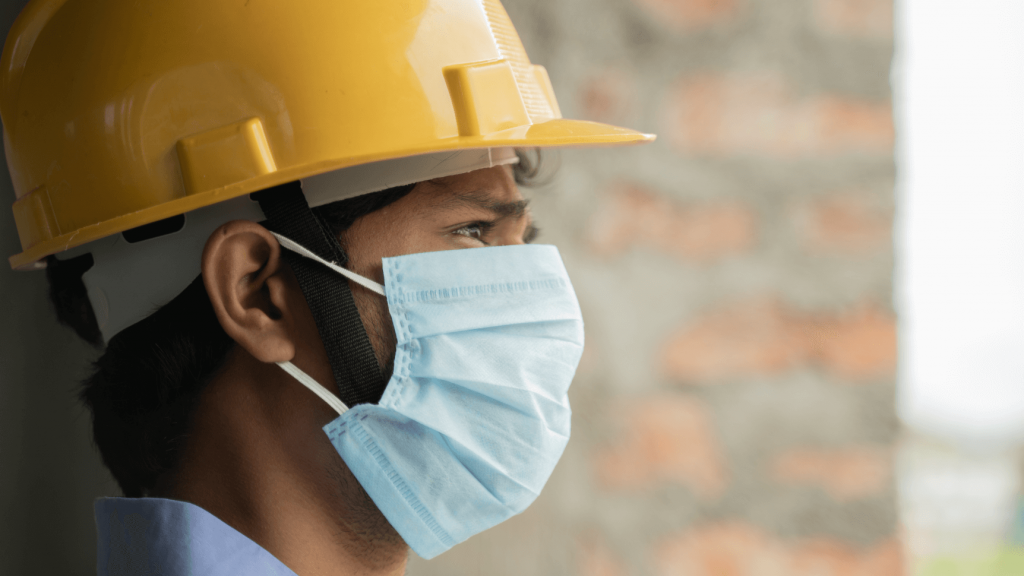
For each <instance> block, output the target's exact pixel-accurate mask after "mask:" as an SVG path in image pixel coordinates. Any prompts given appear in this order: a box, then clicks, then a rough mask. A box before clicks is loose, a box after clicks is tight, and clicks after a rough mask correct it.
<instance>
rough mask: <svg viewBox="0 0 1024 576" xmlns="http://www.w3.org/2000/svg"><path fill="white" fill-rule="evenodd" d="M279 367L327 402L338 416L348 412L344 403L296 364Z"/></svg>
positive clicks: (285, 364)
mask: <svg viewBox="0 0 1024 576" xmlns="http://www.w3.org/2000/svg"><path fill="white" fill-rule="evenodd" d="M277 365H278V366H280V367H281V369H282V370H284V371H285V372H287V373H288V374H289V375H290V376H291V377H292V378H295V379H296V380H298V381H299V383H301V384H302V385H303V386H305V387H306V388H309V389H310V390H312V391H313V393H314V394H316V395H317V396H319V397H320V399H321V400H323V401H324V402H327V404H328V405H329V406H330V407H331V408H334V411H335V412H337V413H338V416H341V415H342V414H344V413H345V412H348V406H345V403H344V402H342V401H341V400H338V398H337V397H336V396H335V395H334V394H331V392H330V390H328V389H327V388H324V387H323V386H321V385H320V383H319V382H317V381H316V380H314V379H313V377H312V376H310V375H309V374H306V373H305V372H303V371H302V370H300V369H299V367H298V366H296V365H295V364H292V363H291V362H278V363H277Z"/></svg>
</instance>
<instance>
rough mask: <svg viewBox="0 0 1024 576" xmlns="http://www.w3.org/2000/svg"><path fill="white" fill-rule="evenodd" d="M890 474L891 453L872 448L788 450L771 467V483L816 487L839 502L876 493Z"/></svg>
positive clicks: (885, 485)
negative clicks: (775, 481)
mask: <svg viewBox="0 0 1024 576" xmlns="http://www.w3.org/2000/svg"><path fill="white" fill-rule="evenodd" d="M891 473H892V455H891V453H889V452H887V451H885V450H879V449H873V448H849V449H845V450H792V451H789V452H786V453H785V454H782V455H781V456H779V457H778V458H776V459H775V461H774V463H773V464H772V476H773V477H774V478H775V480H777V481H779V482H784V483H788V484H800V485H811V486H818V487H820V488H821V489H823V490H825V491H826V492H828V493H829V494H830V495H831V496H832V497H833V498H835V499H836V500H840V501H845V500H852V499H857V498H866V497H869V496H874V495H877V494H880V493H881V492H882V491H883V490H885V488H886V487H887V485H888V482H889V479H890V475H891Z"/></svg>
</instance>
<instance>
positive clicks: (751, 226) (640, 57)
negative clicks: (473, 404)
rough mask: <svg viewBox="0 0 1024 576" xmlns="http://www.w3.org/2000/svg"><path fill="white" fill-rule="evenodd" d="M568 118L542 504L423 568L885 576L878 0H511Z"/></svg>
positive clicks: (882, 69)
mask: <svg viewBox="0 0 1024 576" xmlns="http://www.w3.org/2000/svg"><path fill="white" fill-rule="evenodd" d="M506 7H507V9H508V11H509V13H510V14H511V16H512V19H513V21H514V22H515V23H516V25H517V27H518V29H519V32H520V33H521V35H522V36H523V39H524V43H525V44H526V47H527V50H528V51H529V53H530V55H531V58H532V59H533V61H534V62H536V63H539V64H543V65H545V66H547V68H548V70H549V72H550V74H551V78H552V80H553V83H554V86H555V91H556V93H557V94H558V96H559V98H560V103H561V107H562V110H563V112H564V114H565V115H566V116H569V117H582V118H587V119H592V120H600V121H604V122H610V123H614V124H621V125H626V126H630V127H637V128H641V129H643V130H646V131H651V132H656V133H658V134H659V140H658V141H657V143H655V144H653V145H649V146H644V147H636V148H629V149H598V150H579V151H566V152H563V153H562V154H561V155H560V158H561V169H560V172H559V174H558V178H557V180H556V181H555V183H554V185H552V186H550V187H549V188H545V189H540V190H537V191H536V192H534V193H533V197H534V201H533V206H534V213H535V215H536V217H537V219H538V222H539V225H540V227H541V228H542V236H541V240H542V241H544V242H550V243H554V244H557V245H558V246H559V248H560V249H561V251H562V254H563V257H564V258H565V261H566V265H567V267H568V268H569V272H570V274H571V275H572V277H573V281H574V283H575V286H576V290H577V292H578V294H579V297H580V301H581V304H582V306H583V311H584V316H585V319H586V322H587V351H586V353H585V356H584V359H583V362H582V365H581V366H580V370H579V373H578V376H577V378H576V381H575V383H574V384H573V389H572V391H571V399H572V402H573V407H574V419H573V424H574V430H573V439H572V441H571V442H570V445H569V448H568V449H567V451H566V454H565V457H564V459H563V460H562V462H561V463H560V465H559V467H558V469H557V470H556V471H555V474H554V476H553V477H552V479H551V482H550V484H549V486H548V488H547V489H546V491H545V492H544V494H542V495H541V497H540V498H539V500H538V501H537V503H536V504H535V505H534V506H533V507H532V508H531V509H529V510H528V511H527V512H526V513H524V514H522V515H521V516H519V517H516V518H514V519H512V520H510V521H509V522H507V523H505V524H504V525H502V526H500V527H498V528H496V529H494V530H491V531H489V532H486V533H484V534H482V535H480V536H477V537H475V538H473V539H471V540H470V541H469V542H467V543H465V544H463V545H461V546H459V547H457V548H455V549H453V550H452V551H450V552H448V553H446V554H444V555H442V556H441V557H439V558H437V559H435V560H433V561H430V562H424V561H422V560H419V559H414V561H413V563H412V566H411V567H410V571H409V572H410V574H413V575H419V576H430V575H442V574H443V575H445V576H458V575H477V574H489V575H504V574H509V575H511V574H517V575H519V574H531V575H566V574H577V575H581V576H582V575H586V576H623V575H627V574H636V575H647V574H650V575H657V576H674V575H686V576H748V575H751V576H753V575H757V576H812V575H813V576H861V575H863V576H868V575H870V576H890V575H897V574H902V573H903V568H902V567H903V562H902V557H901V556H902V555H901V550H900V546H899V541H898V539H897V536H898V534H897V519H896V506H895V502H894V487H893V478H892V447H893V442H894V439H895V434H896V430H897V423H896V419H895V415H894V406H893V403H894V378H895V376H894V369H895V361H896V331H895V318H894V314H893V310H892V307H891V283H892V266H893V260H892V239H891V233H890V230H891V223H892V218H893V193H892V189H893V179H894V166H893V161H892V148H893V124H892V119H891V105H890V91H889V65H890V59H891V55H892V5H891V2H889V1H886V0H633V1H630V0H557V1H555V0H506Z"/></svg>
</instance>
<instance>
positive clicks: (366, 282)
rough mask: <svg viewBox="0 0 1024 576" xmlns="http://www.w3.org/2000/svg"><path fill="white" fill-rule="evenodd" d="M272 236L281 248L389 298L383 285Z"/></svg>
mask: <svg viewBox="0 0 1024 576" xmlns="http://www.w3.org/2000/svg"><path fill="white" fill-rule="evenodd" d="M271 234H273V235H274V237H275V238H277V241H278V242H280V243H281V246H283V247H284V248H287V249H289V250H291V251H292V252H295V253H296V254H299V255H301V256H305V257H306V258H309V259H310V260H315V261H317V262H319V263H321V264H323V265H324V266H327V267H328V268H330V269H331V270H334V271H335V272H337V273H338V274H341V275H342V276H344V277H345V278H348V279H349V280H351V281H353V282H355V283H356V284H359V285H360V286H363V287H364V288H368V289H370V290H373V291H374V292H376V293H377V294H380V295H381V296H384V297H387V294H386V293H385V292H384V285H383V284H378V283H376V282H374V281H373V280H370V279H369V278H364V277H363V276H360V275H359V274H356V273H355V272H353V271H351V270H346V269H345V268H342V267H341V266H338V265H337V264H335V263H333V262H328V261H327V260H324V259H323V258H321V257H319V256H317V255H316V254H314V253H313V252H311V251H309V250H307V249H306V248H305V247H304V246H302V245H300V244H297V243H296V242H293V241H292V240H290V239H288V238H286V237H284V236H281V235H280V234H278V233H277V232H271Z"/></svg>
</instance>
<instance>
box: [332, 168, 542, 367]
mask: <svg viewBox="0 0 1024 576" xmlns="http://www.w3.org/2000/svg"><path fill="white" fill-rule="evenodd" d="M536 235H537V229H536V228H535V227H534V226H533V223H532V219H531V217H530V212H529V209H528V208H527V201H526V200H524V199H523V196H522V194H521V193H520V192H519V188H518V187H517V186H516V183H515V180H514V179H513V177H512V173H511V170H510V169H509V168H506V167H501V166H496V167H494V168H486V169H483V170H477V171H475V172H469V173H467V174H459V175H457V176H449V177H446V178H438V179H436V180H430V181H427V182H421V183H419V184H417V185H416V187H415V188H413V190H412V192H410V193H409V194H408V195H406V196H405V197H403V198H402V199H401V200H399V201H397V202H395V203H393V204H390V205H388V206H386V207H384V208H382V209H380V210H377V211H376V212H372V213H370V214H368V215H366V216H363V217H362V218H360V219H358V220H356V221H355V223H354V224H353V225H352V227H351V228H349V229H348V230H347V231H346V232H345V233H344V234H343V235H342V236H341V238H340V241H341V245H342V247H343V248H344V249H345V251H346V252H347V253H348V255H349V269H351V270H352V271H353V272H356V273H358V274H361V275H363V276H366V277H367V278H372V279H374V280H376V281H377V282H380V283H383V282H384V270H383V266H382V263H381V260H382V259H383V258H387V257H391V256H401V255H404V254H416V253H419V252H436V251H440V250H459V249H463V248H480V247H483V246H507V245H511V244H526V243H529V242H531V241H532V240H533V239H534V238H535V237H536ZM352 290H353V295H354V298H355V302H356V306H357V307H358V308H359V313H360V316H361V318H362V320H363V325H364V326H366V331H367V335H368V336H369V337H370V342H371V344H372V345H373V348H374V351H375V352H376V354H377V361H378V363H380V365H381V366H382V367H384V370H385V376H387V377H390V375H391V370H392V367H393V362H394V356H395V345H396V344H395V343H396V340H395V331H394V328H393V326H392V324H391V317H390V315H389V313H388V308H387V301H386V300H385V299H384V298H383V297H382V296H380V295H379V294H375V293H373V292H371V291H369V290H367V289H365V288H363V287H361V286H358V285H356V284H354V283H353V284H352Z"/></svg>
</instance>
